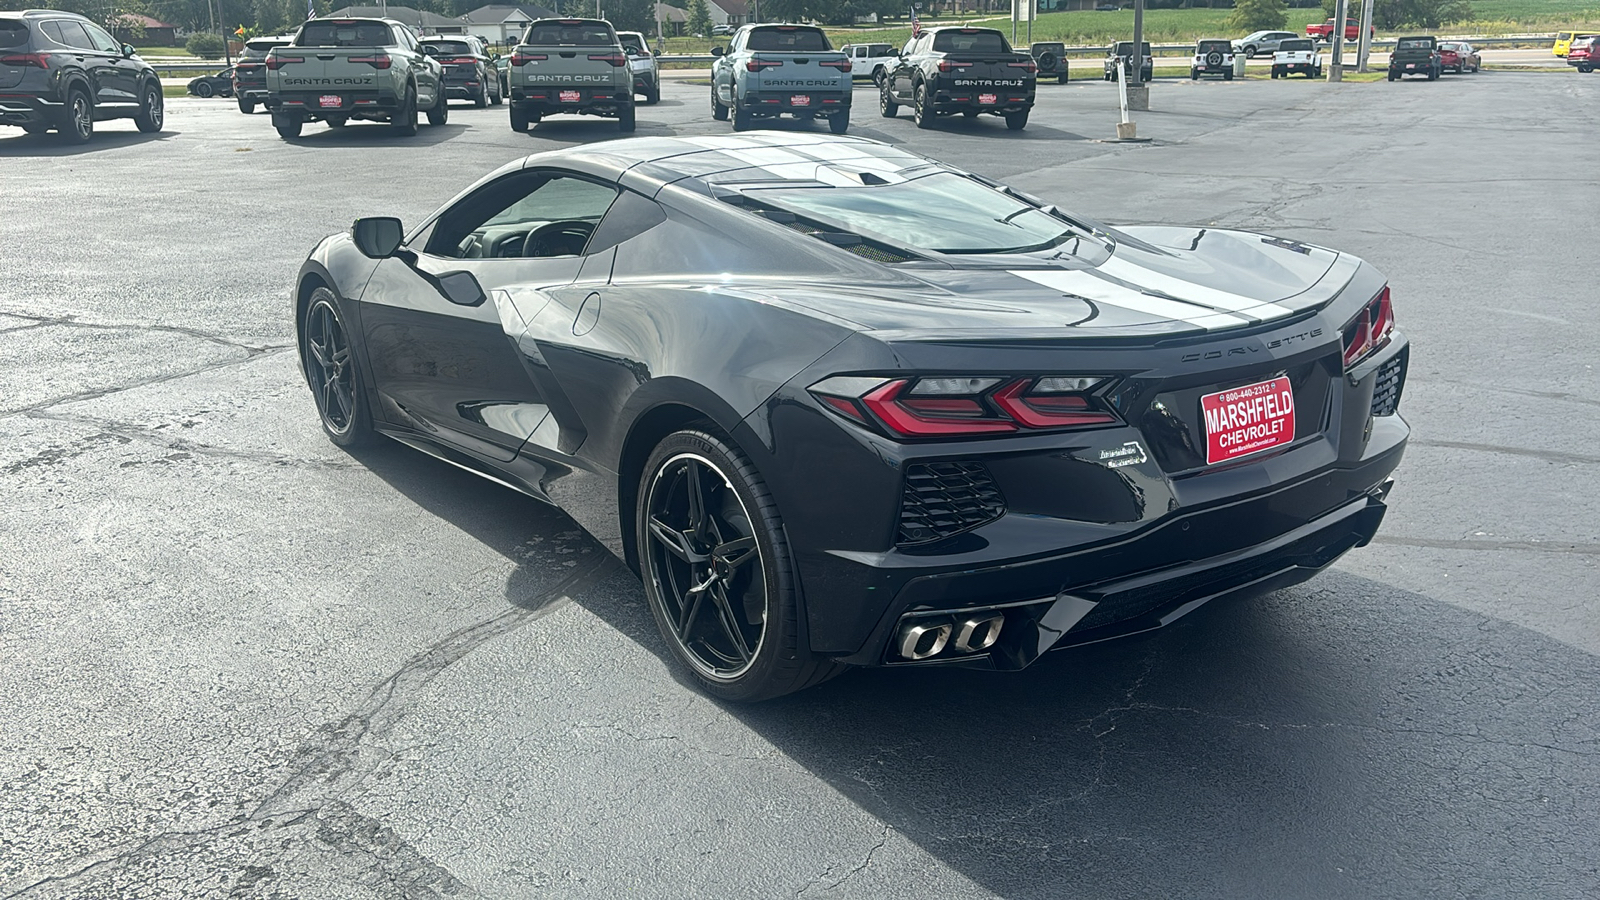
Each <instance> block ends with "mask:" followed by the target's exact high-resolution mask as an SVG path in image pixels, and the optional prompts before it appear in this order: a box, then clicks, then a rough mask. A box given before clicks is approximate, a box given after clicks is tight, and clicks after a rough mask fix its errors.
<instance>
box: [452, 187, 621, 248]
mask: <svg viewBox="0 0 1600 900" xmlns="http://www.w3.org/2000/svg"><path fill="white" fill-rule="evenodd" d="M616 199H617V188H616V187H615V186H614V185H609V184H604V183H602V182H598V181H590V180H588V179H586V178H579V177H577V176H575V175H569V174H566V173H564V172H552V171H544V172H539V171H534V172H518V173H516V174H513V175H509V176H507V177H505V178H502V179H500V180H498V181H495V182H493V183H491V184H487V185H484V186H483V187H482V188H479V189H478V190H477V191H474V192H473V193H472V194H471V195H469V196H468V197H466V198H465V199H463V200H462V201H461V202H459V203H457V204H456V205H455V206H453V207H451V208H450V209H449V210H447V211H446V212H445V213H444V214H443V215H441V216H440V217H439V220H438V222H437V223H436V224H435V226H434V227H433V232H432V234H431V235H430V236H429V238H428V242H427V252H428V253H430V254H432V255H434V256H444V257H451V258H455V259H526V258H529V257H556V256H577V255H580V254H582V253H584V252H585V247H586V245H587V244H588V243H589V239H590V237H591V236H593V234H594V232H595V229H596V228H597V227H598V226H599V225H600V220H601V219H602V218H604V217H605V214H606V210H608V209H610V208H611V205H612V202H613V201H615V200H616Z"/></svg>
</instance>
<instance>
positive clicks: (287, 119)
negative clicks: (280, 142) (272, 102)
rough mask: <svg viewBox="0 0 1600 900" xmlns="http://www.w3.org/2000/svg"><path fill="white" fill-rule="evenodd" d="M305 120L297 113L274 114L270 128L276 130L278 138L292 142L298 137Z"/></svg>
mask: <svg viewBox="0 0 1600 900" xmlns="http://www.w3.org/2000/svg"><path fill="white" fill-rule="evenodd" d="M305 124H306V120H305V118H304V117H302V116H301V115H300V114H299V113H294V112H274V113H273V114H272V127H273V128H276V129H277V130H278V137H281V138H283V139H284V140H286V141H292V140H294V139H296V138H298V137H299V136H300V131H301V129H303V128H304V127H305Z"/></svg>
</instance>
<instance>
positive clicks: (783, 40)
mask: <svg viewBox="0 0 1600 900" xmlns="http://www.w3.org/2000/svg"><path fill="white" fill-rule="evenodd" d="M745 49H746V50H767V51H771V52H774V53H815V52H817V51H821V50H827V49H828V37H827V35H825V34H823V33H822V31H821V30H820V29H817V28H794V27H792V26H780V27H778V28H757V29H755V30H754V31H751V32H750V34H749V35H748V36H746V37H745Z"/></svg>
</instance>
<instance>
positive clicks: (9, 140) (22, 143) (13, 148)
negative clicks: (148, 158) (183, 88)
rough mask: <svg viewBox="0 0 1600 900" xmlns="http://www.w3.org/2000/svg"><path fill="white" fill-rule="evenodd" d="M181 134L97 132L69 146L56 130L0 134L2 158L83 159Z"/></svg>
mask: <svg viewBox="0 0 1600 900" xmlns="http://www.w3.org/2000/svg"><path fill="white" fill-rule="evenodd" d="M97 124H99V123H97ZM7 132H11V133H13V134H15V137H10V136H7ZM179 134H182V132H179V131H171V130H168V131H161V132H157V133H156V134H145V133H144V132H142V131H135V130H133V129H132V128H130V129H129V130H127V131H96V132H95V133H94V137H91V138H90V139H89V141H88V142H87V143H83V144H69V143H67V142H66V141H64V140H62V139H61V136H60V135H58V134H56V133H55V132H53V131H51V132H47V133H45V134H28V133H27V132H25V131H21V130H20V129H19V130H16V131H15V132H12V130H11V129H9V128H8V129H6V130H5V131H0V156H37V157H46V156H80V155H82V154H85V153H100V152H103V151H108V150H121V149H123V148H124V147H133V146H137V145H139V144H149V143H153V142H156V141H165V140H169V139H171V138H174V137H177V136H178V135H179Z"/></svg>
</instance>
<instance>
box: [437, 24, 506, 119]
mask: <svg viewBox="0 0 1600 900" xmlns="http://www.w3.org/2000/svg"><path fill="white" fill-rule="evenodd" d="M422 52H423V53H426V54H428V55H429V56H431V57H433V58H434V59H437V60H438V61H439V65H440V66H443V67H444V95H445V96H446V97H448V98H449V99H451V100H471V101H472V104H473V105H474V106H476V107H478V108H479V109H483V108H484V107H485V106H488V105H489V104H491V103H493V104H494V105H495V106H499V105H500V101H501V99H502V97H503V95H502V93H501V91H500V73H499V71H498V70H496V69H495V67H494V60H492V59H490V58H489V54H488V52H487V51H485V50H484V49H483V43H482V42H480V41H479V40H478V39H477V38H475V37H469V36H461V37H456V36H449V37H430V38H423V40H422Z"/></svg>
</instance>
